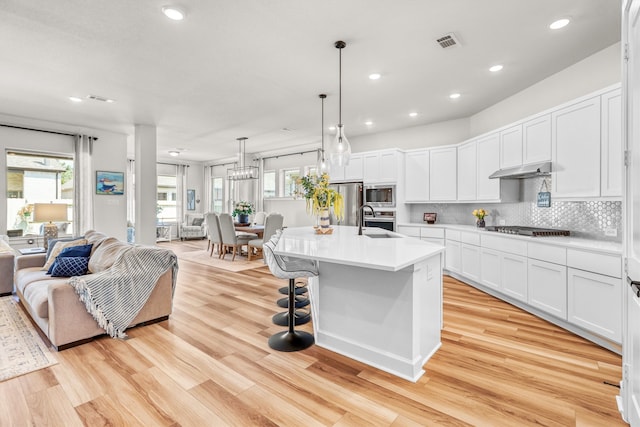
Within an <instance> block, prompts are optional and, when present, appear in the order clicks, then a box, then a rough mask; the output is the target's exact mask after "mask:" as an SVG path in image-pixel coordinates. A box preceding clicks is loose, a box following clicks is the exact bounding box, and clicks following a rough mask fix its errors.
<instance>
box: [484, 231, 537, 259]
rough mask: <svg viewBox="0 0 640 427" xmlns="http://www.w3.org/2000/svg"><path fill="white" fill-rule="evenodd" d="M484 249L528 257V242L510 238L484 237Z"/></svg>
mask: <svg viewBox="0 0 640 427" xmlns="http://www.w3.org/2000/svg"><path fill="white" fill-rule="evenodd" d="M480 241H481V242H482V247H483V248H489V249H495V250H497V251H502V252H507V253H510V254H516V255H521V256H527V242H524V241H522V240H517V239H510V238H508V237H498V236H487V235H483V236H482V237H481V239H480Z"/></svg>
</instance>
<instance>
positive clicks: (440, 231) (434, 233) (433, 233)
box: [420, 227, 444, 239]
mask: <svg viewBox="0 0 640 427" xmlns="http://www.w3.org/2000/svg"><path fill="white" fill-rule="evenodd" d="M420 237H423V238H424V237H430V238H435V239H444V228H429V227H422V228H421V229H420Z"/></svg>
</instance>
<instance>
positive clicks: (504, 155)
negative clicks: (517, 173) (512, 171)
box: [500, 125, 522, 169]
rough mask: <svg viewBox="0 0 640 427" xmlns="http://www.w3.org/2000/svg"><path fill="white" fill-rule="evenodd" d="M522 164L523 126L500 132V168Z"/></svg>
mask: <svg viewBox="0 0 640 427" xmlns="http://www.w3.org/2000/svg"><path fill="white" fill-rule="evenodd" d="M521 164H522V125H516V126H512V127H510V128H508V129H505V130H503V131H501V132H500V168H501V169H503V168H510V167H514V166H520V165H521Z"/></svg>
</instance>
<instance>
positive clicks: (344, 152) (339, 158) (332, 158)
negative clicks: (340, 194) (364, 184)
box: [327, 40, 351, 166]
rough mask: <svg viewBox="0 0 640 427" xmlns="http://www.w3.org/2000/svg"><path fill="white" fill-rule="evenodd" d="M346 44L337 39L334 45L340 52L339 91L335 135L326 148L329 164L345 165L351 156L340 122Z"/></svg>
mask: <svg viewBox="0 0 640 427" xmlns="http://www.w3.org/2000/svg"><path fill="white" fill-rule="evenodd" d="M346 45H347V44H346V43H345V42H343V41H341V40H340V41H337V42H336V43H335V47H336V48H337V49H338V51H339V52H340V57H339V58H340V59H339V68H338V69H339V82H340V86H339V91H338V95H339V98H338V119H339V120H338V124H337V125H336V137H335V139H334V140H333V142H332V143H331V144H330V145H329V149H328V150H327V152H328V156H329V162H330V163H331V166H346V165H348V164H349V159H350V158H351V145H350V144H349V141H348V140H347V137H346V136H345V134H344V125H343V124H342V49H344V47H345V46H346Z"/></svg>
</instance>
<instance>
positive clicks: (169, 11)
mask: <svg viewBox="0 0 640 427" xmlns="http://www.w3.org/2000/svg"><path fill="white" fill-rule="evenodd" d="M162 13H164V15H165V16H166V17H167V18H169V19H173V20H174V21H182V20H183V19H184V16H185V13H184V11H183V10H182V9H180V8H178V7H175V6H164V7H163V8H162Z"/></svg>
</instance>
